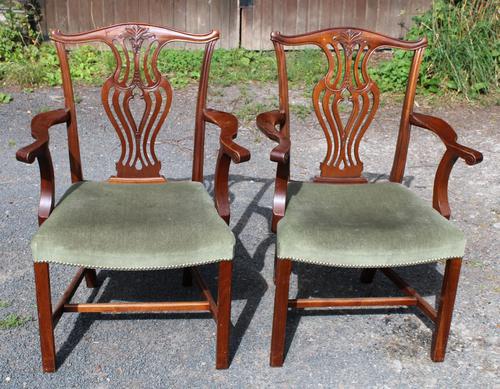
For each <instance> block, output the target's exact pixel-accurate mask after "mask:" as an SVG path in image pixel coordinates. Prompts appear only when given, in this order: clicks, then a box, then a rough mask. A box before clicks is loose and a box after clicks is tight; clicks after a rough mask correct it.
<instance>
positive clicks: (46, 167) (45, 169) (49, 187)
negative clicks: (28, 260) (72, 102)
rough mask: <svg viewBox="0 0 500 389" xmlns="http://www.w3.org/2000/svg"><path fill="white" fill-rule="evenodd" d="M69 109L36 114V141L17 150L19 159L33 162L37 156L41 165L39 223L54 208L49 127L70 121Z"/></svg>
mask: <svg viewBox="0 0 500 389" xmlns="http://www.w3.org/2000/svg"><path fill="white" fill-rule="evenodd" d="M69 120H70V114H69V111H67V110H66V109H58V110H55V111H50V112H43V113H40V114H38V115H36V116H35V117H34V118H33V120H32V121H31V135H32V136H33V138H35V142H33V143H32V144H30V145H28V146H25V147H23V148H21V149H19V150H18V151H17V152H16V158H17V160H18V161H21V162H24V163H30V164H31V163H33V162H34V161H35V158H36V159H37V160H38V165H39V167H40V204H39V206H38V224H40V225H41V224H42V223H43V222H44V221H45V220H46V219H47V218H48V217H49V215H50V213H51V212H52V209H54V192H55V183H54V168H53V166H52V158H51V156H50V151H49V128H50V127H52V126H54V125H56V124H60V123H68V122H69Z"/></svg>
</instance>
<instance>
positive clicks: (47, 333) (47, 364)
mask: <svg viewBox="0 0 500 389" xmlns="http://www.w3.org/2000/svg"><path fill="white" fill-rule="evenodd" d="M34 269H35V287H36V305H37V308H38V323H39V331H40V347H41V349H42V368H43V371H44V372H46V373H52V372H54V371H56V347H55V343H54V324H53V322H52V298H51V294H50V277H49V265H48V263H35V264H34Z"/></svg>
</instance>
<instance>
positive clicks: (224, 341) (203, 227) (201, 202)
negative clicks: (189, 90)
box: [17, 24, 250, 372]
mask: <svg viewBox="0 0 500 389" xmlns="http://www.w3.org/2000/svg"><path fill="white" fill-rule="evenodd" d="M51 38H52V40H53V41H54V42H55V45H56V48H57V53H58V56H59V60H60V65H61V71H62V79H63V90H64V98H65V107H64V108H62V109H59V110H55V111H52V112H45V113H41V114H39V115H37V116H35V117H34V118H33V121H32V123H31V130H32V131H31V133H32V136H33V137H34V138H35V142H34V143H32V144H31V145H29V146H26V147H24V148H22V149H20V150H19V151H18V152H17V159H18V160H19V161H22V162H25V163H33V162H34V161H35V159H36V160H37V161H38V163H39V166H40V174H41V196H40V206H39V211H38V221H39V224H40V228H39V230H38V232H37V233H36V235H35V236H34V238H33V240H32V244H31V247H32V252H33V257H34V271H35V283H36V298H37V306H38V318H39V327H40V342H41V351H42V366H43V370H44V371H45V372H53V371H55V370H56V349H55V344H54V327H55V325H56V324H57V322H58V321H59V319H60V317H61V315H62V314H63V313H64V312H82V313H84V312H152V311H155V312H159V311H177V312H178V311H207V312H210V313H211V314H212V315H213V317H214V319H215V321H216V326H217V331H216V332H217V340H216V367H217V368H218V369H224V368H227V367H228V366H229V352H228V347H229V330H230V312H231V273H232V258H233V255H234V246H235V238H234V235H233V233H232V232H231V230H230V228H229V227H228V223H229V215H230V213H229V197H228V194H229V192H228V174H229V167H230V162H231V161H233V162H235V163H240V162H244V161H248V160H249V159H250V153H249V152H248V150H246V149H245V148H243V147H241V146H239V145H237V144H236V143H234V142H233V139H234V138H235V137H236V135H237V130H238V121H237V119H236V118H235V117H234V116H233V115H231V114H229V113H225V112H220V111H214V110H211V109H208V108H206V100H207V86H208V75H209V69H210V61H211V58H212V53H213V49H214V46H215V43H216V41H217V40H218V39H219V32H218V31H212V32H211V33H208V34H189V33H184V32H179V31H174V30H169V29H166V28H161V27H156V26H151V25H146V24H118V25H114V26H110V27H107V28H102V29H98V30H94V31H90V32H85V33H82V34H76V35H65V34H62V33H61V32H59V31H54V32H53V33H52V36H51ZM174 41H182V42H190V43H198V44H204V45H205V55H204V58H203V63H202V67H201V77H200V82H199V90H198V98H197V107H196V118H195V136H194V152H193V170H192V180H191V181H185V182H169V181H167V179H166V178H165V177H164V176H162V175H161V174H160V168H161V162H160V161H159V160H158V159H157V156H156V154H155V140H156V137H157V135H158V132H159V131H160V130H161V127H162V126H163V124H164V122H165V119H166V117H167V115H168V113H169V109H170V106H171V102H172V96H173V95H172V88H171V86H170V83H169V81H168V79H167V78H166V77H165V76H164V75H162V74H161V73H160V71H159V70H158V68H157V62H158V56H159V53H160V51H161V50H162V48H163V47H165V45H167V44H168V43H170V42H174ZM85 42H99V43H101V44H104V45H107V46H108V47H109V48H110V49H111V51H112V52H113V54H114V57H115V60H116V68H115V71H114V72H113V74H112V75H111V76H110V77H109V78H108V79H107V80H106V81H105V83H104V85H103V87H102V93H101V94H102V104H103V107H104V110H105V112H106V114H107V117H108V118H109V121H110V122H111V124H112V126H113V127H114V129H115V130H116V133H117V135H118V138H119V140H120V144H121V154H120V158H119V160H118V162H116V175H114V176H112V177H111V178H109V180H107V181H105V182H91V181H85V180H84V179H83V173H82V168H81V163H80V150H79V142H78V131H77V111H76V108H75V99H74V95H73V86H72V81H71V75H70V70H69V65H68V57H67V51H66V45H68V44H80V43H85ZM133 99H135V100H136V101H140V102H142V106H141V114H140V117H139V118H138V119H136V118H134V115H133V113H132V110H131V108H130V102H131V100H133ZM206 122H210V123H213V124H215V125H217V126H218V127H220V130H221V134H220V149H219V154H218V158H217V163H216V171H215V190H214V197H215V206H214V203H213V201H212V200H211V198H210V196H209V194H208V192H207V191H206V190H205V188H204V186H203V184H202V182H203V155H204V135H205V123H206ZM60 123H61V124H62V123H65V124H66V127H67V133H68V148H69V158H70V167H71V180H72V183H73V184H72V186H71V187H70V188H69V189H68V190H67V191H66V192H65V194H64V195H63V197H62V198H61V200H60V201H59V202H58V203H57V205H55V200H54V187H55V184H54V170H53V166H52V160H51V156H50V151H49V129H50V128H51V127H52V126H54V125H56V124H60ZM208 263H219V265H218V266H219V278H218V297H217V300H215V299H214V297H213V296H212V294H211V293H210V290H209V289H208V288H207V286H206V284H205V283H204V281H203V280H202V278H201V276H200V274H199V272H198V271H197V270H196V266H198V265H202V264H208ZM49 264H63V265H70V266H76V267H78V268H79V270H78V271H77V273H76V275H75V276H74V278H73V280H72V281H71V283H70V284H69V286H68V288H67V289H66V291H65V292H64V294H63V295H62V297H61V299H60V301H59V302H58V303H57V305H56V306H55V308H53V306H52V303H51V292H50V280H49ZM172 268H184V276H183V284H184V285H190V284H191V283H192V280H193V278H194V280H195V281H196V283H197V284H198V286H199V287H200V289H201V292H202V294H203V296H204V299H203V300H202V301H189V302H171V301H168V302H154V303H153V302H151V303H147V302H126V303H72V302H71V298H72V297H73V295H74V293H75V291H76V289H77V288H78V286H79V284H80V283H81V282H82V280H83V278H85V279H86V283H87V286H88V287H92V288H94V287H97V278H96V269H110V270H129V271H134V270H136V271H137V270H159V269H172Z"/></svg>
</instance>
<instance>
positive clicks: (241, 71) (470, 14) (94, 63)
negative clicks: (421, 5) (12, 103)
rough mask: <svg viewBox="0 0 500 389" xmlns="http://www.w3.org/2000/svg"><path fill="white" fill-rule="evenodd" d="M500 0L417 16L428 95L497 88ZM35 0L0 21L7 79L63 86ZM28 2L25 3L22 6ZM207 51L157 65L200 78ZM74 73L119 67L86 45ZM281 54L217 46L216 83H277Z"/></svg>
mask: <svg viewBox="0 0 500 389" xmlns="http://www.w3.org/2000/svg"><path fill="white" fill-rule="evenodd" d="M496 2H497V0H435V1H434V2H433V4H432V8H431V9H430V10H429V11H427V12H426V13H424V14H423V15H421V16H418V17H416V18H414V25H413V27H412V28H411V29H410V30H409V31H408V34H407V36H406V38H407V39H418V38H421V37H422V36H424V35H426V36H427V37H428V40H429V46H428V48H427V49H426V51H425V56H424V60H423V63H422V66H421V74H420V79H419V88H420V89H422V90H423V91H427V92H429V93H443V92H446V91H450V90H451V91H458V92H460V93H463V94H464V95H465V96H466V97H474V96H477V95H478V94H479V93H487V92H489V91H491V90H492V89H496V88H498V79H499V53H500V43H499V42H500V41H499V39H498V36H499V33H500V27H499V20H498V18H499V14H498V13H497V7H496ZM35 3H36V1H35V0H31V1H28V2H27V4H28V5H29V4H31V5H30V6H28V9H24V11H25V12H23V13H19V12H16V11H18V10H19V9H17V10H16V9H11V10H9V11H7V13H6V14H5V15H6V20H5V22H2V23H0V80H4V82H6V83H10V84H15V85H20V86H24V87H27V86H28V87H30V86H36V85H51V86H53V85H59V84H60V83H61V75H60V70H59V61H58V59H57V55H56V51H55V48H54V46H53V45H52V44H51V43H43V44H40V36H41V35H40V33H39V28H38V19H37V16H36V15H37V12H36V7H35V6H34V5H33V4H35ZM20 7H21V6H18V8H20ZM411 57H412V53H411V52H405V51H396V52H395V53H394V55H393V58H392V60H390V61H386V62H382V63H380V64H378V65H376V66H375V67H374V68H372V69H371V70H370V74H371V75H372V77H373V79H374V80H375V81H376V82H377V83H378V85H379V87H380V89H381V90H382V91H389V92H391V91H394V92H403V91H404V89H405V87H406V81H407V78H408V72H409V69H410V64H411ZM202 58H203V52H202V51H200V50H176V49H164V50H162V52H161V54H160V57H159V60H158V66H159V70H160V71H161V72H162V73H165V74H167V75H168V77H169V80H170V82H171V83H172V85H173V86H174V87H182V86H185V85H187V84H189V83H191V82H193V81H196V80H198V79H199V76H200V64H201V61H202ZM287 58H288V60H287V65H288V78H289V80H290V82H291V83H292V84H293V83H296V84H306V85H311V84H312V83H314V82H316V81H317V80H318V79H319V77H321V76H322V75H323V74H324V72H325V68H326V66H327V64H326V61H325V56H324V55H323V53H321V51H320V50H311V49H309V50H299V51H293V52H290V53H288V55H287ZM70 65H71V71H72V75H73V79H74V80H75V81H76V82H80V83H84V84H91V85H98V84H100V83H102V80H103V78H105V77H108V76H109V75H110V74H111V73H112V71H113V69H114V66H115V62H114V58H113V56H112V54H111V52H109V50H99V49H97V48H95V47H91V46H80V47H78V48H76V49H74V50H72V53H71V55H70ZM276 79H277V73H276V58H275V55H274V53H273V52H272V51H269V52H256V51H248V50H244V49H233V50H225V49H218V50H216V51H215V53H214V56H213V61H212V66H211V83H213V84H218V85H225V86H227V85H234V84H238V83H242V82H249V81H276Z"/></svg>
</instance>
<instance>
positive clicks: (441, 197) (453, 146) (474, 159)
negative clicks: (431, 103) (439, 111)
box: [409, 113, 483, 219]
mask: <svg viewBox="0 0 500 389" xmlns="http://www.w3.org/2000/svg"><path fill="white" fill-rule="evenodd" d="M409 120H410V123H411V124H412V125H414V126H417V127H420V128H424V129H427V130H429V131H432V132H433V133H434V134H436V135H437V136H438V137H439V138H440V139H441V141H442V142H443V143H444V145H445V147H446V151H445V153H444V155H443V157H442V158H441V162H440V163H439V166H438V169H437V171H436V176H435V178H434V189H433V196H432V205H433V207H434V209H436V211H438V212H439V213H440V214H441V215H443V216H444V217H446V218H447V219H449V218H450V216H451V210H450V204H449V201H448V181H449V178H450V174H451V170H452V168H453V166H454V165H455V162H456V161H457V159H458V158H462V159H463V160H464V161H465V163H467V164H468V165H475V164H478V163H480V162H481V161H482V160H483V155H482V154H481V153H480V152H479V151H476V150H473V149H471V148H469V147H466V146H462V145H461V144H459V143H458V142H457V139H458V136H457V133H456V132H455V130H454V129H453V128H452V127H451V126H450V125H449V124H448V123H446V122H445V121H444V120H443V119H440V118H437V117H434V116H430V115H424V114H421V113H413V114H411V115H410V119H409Z"/></svg>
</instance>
